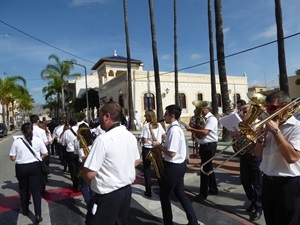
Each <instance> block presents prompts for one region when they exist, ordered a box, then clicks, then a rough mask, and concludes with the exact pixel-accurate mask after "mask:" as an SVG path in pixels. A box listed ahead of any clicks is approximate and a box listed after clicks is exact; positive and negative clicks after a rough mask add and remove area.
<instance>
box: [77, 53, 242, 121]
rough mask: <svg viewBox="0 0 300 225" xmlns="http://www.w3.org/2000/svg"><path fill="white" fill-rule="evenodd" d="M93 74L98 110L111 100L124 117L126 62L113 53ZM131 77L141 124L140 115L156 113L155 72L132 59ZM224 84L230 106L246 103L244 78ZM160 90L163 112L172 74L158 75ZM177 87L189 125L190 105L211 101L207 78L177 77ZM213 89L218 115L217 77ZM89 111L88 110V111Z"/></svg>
mask: <svg viewBox="0 0 300 225" xmlns="http://www.w3.org/2000/svg"><path fill="white" fill-rule="evenodd" d="M92 70H95V71H96V73H97V76H98V95H99V103H100V107H101V105H103V104H104V103H105V102H107V101H110V100H113V101H116V102H118V103H119V104H120V105H121V106H122V107H123V108H124V113H128V97H129V96H128V86H127V84H128V80H127V58H126V57H122V56H118V55H117V54H116V53H115V54H114V55H112V56H109V57H104V58H101V59H100V60H99V61H98V62H97V63H96V64H95V65H94V66H93V67H92ZM90 76H92V75H90ZM90 76H88V77H90ZM94 76H95V75H93V77H94ZM131 77H132V99H133V107H134V111H135V117H136V119H137V120H139V121H142V122H143V121H144V117H143V115H144V111H145V110H146V109H153V110H156V109H157V106H156V97H155V95H156V91H155V79H154V71H144V70H143V63H142V61H140V60H136V59H131ZM90 79H92V78H90ZM227 81H228V90H229V95H230V100H231V102H232V103H234V102H236V101H237V100H239V99H245V100H246V101H247V100H248V97H247V92H248V81H247V77H246V76H244V75H243V76H227ZM75 86H77V84H76V85H75ZM160 86H161V93H162V94H161V95H162V96H161V97H162V103H163V109H164V108H165V107H166V106H167V105H170V104H174V102H175V85H174V72H160ZM178 86H179V87H178V91H179V98H180V106H181V107H182V115H181V118H182V120H184V121H188V120H189V118H190V117H191V116H192V115H193V111H194V106H193V104H192V102H193V101H194V100H204V101H211V84H210V75H208V74H196V73H178ZM77 88H80V87H77ZM216 89H217V94H218V106H219V113H220V114H221V113H222V102H221V90H220V84H219V76H218V75H216ZM76 97H79V96H76ZM92 110H93V109H90V111H92Z"/></svg>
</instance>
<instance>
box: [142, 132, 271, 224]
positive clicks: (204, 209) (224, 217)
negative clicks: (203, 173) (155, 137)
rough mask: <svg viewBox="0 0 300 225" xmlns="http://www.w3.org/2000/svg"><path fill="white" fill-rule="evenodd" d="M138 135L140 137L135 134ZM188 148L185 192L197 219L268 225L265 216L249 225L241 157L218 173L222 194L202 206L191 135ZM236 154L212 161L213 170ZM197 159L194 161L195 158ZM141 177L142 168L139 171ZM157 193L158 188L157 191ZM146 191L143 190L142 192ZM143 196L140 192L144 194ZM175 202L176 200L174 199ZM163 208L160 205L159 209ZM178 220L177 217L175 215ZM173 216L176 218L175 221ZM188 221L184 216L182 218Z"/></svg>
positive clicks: (188, 135) (213, 222)
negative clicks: (198, 197) (242, 182)
mask: <svg viewBox="0 0 300 225" xmlns="http://www.w3.org/2000/svg"><path fill="white" fill-rule="evenodd" d="M136 135H137V134H136ZM185 135H186V139H187V144H188V146H189V156H188V170H187V173H186V174H185V178H184V179H185V181H184V182H185V189H186V192H187V194H188V195H189V197H190V198H191V200H192V202H193V207H194V209H195V211H196V214H197V216H198V219H199V220H200V221H201V222H202V223H204V224H205V225H214V224H224V225H225V224H257V225H265V220H264V216H263V215H262V217H261V218H260V219H259V220H257V221H254V222H252V221H250V219H249V216H250V213H248V212H246V211H245V209H246V208H247V207H248V206H249V205H250V202H249V201H248V199H247V197H246V195H245V192H244V189H243V187H242V185H241V183H240V177H239V175H240V172H239V157H234V158H232V159H231V160H229V161H228V162H227V163H225V164H224V165H223V166H221V167H220V168H219V169H218V170H216V171H215V174H216V179H217V184H218V189H219V194H218V195H209V196H208V197H207V199H206V200H205V201H203V202H199V200H198V199H197V198H196V196H197V195H198V194H199V187H200V176H199V174H200V158H199V157H197V156H195V155H194V153H195V152H194V149H193V145H192V141H191V139H190V133H189V132H185ZM228 144H229V143H224V142H219V143H218V147H217V153H218V152H220V151H221V150H222V149H224V148H225V147H226V146H227V145H228ZM233 154H234V151H233V149H232V147H229V148H228V149H227V150H226V151H225V152H223V153H222V154H221V155H219V156H218V157H216V159H215V160H214V161H213V163H214V167H216V166H218V165H219V164H221V163H222V162H223V161H224V160H226V159H228V158H229V157H231V156H232V155H233ZM193 157H194V158H193ZM138 170H139V172H138V173H139V174H140V175H141V176H142V167H141V166H139V167H138ZM154 189H155V188H154ZM142 190H143V191H144V187H143V189H142ZM142 193H143V192H141V194H142ZM175 201H176V198H175ZM172 203H173V202H172ZM158 207H160V205H159V206H158ZM173 214H175V213H173ZM175 216H176V217H179V216H178V215H175ZM175 216H174V217H175ZM181 217H185V215H181Z"/></svg>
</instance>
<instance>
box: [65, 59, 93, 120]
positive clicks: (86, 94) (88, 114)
mask: <svg viewBox="0 0 300 225" xmlns="http://www.w3.org/2000/svg"><path fill="white" fill-rule="evenodd" d="M70 63H71V64H74V65H77V66H80V67H83V68H84V75H85V96H86V108H87V119H88V123H89V122H90V106H89V95H88V86H87V74H86V67H85V65H82V64H79V63H76V62H73V61H70Z"/></svg>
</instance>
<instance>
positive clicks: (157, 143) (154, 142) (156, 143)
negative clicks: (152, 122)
mask: <svg viewBox="0 0 300 225" xmlns="http://www.w3.org/2000/svg"><path fill="white" fill-rule="evenodd" d="M159 145H160V143H159V142H158V141H153V142H152V146H153V147H154V148H156V147H157V146H159Z"/></svg>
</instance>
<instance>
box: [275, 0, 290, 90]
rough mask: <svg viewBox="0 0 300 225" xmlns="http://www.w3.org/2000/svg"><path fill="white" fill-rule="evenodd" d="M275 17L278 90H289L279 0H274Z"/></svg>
mask: <svg viewBox="0 0 300 225" xmlns="http://www.w3.org/2000/svg"><path fill="white" fill-rule="evenodd" d="M275 18H276V27H277V45H278V64H279V87H280V90H282V91H285V92H289V85H288V78H287V72H286V62H285V48H284V33H283V22H282V10H281V1H280V0H275Z"/></svg>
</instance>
